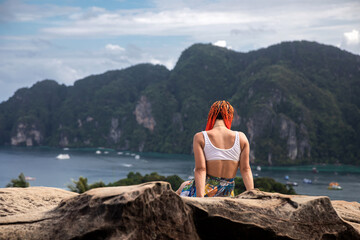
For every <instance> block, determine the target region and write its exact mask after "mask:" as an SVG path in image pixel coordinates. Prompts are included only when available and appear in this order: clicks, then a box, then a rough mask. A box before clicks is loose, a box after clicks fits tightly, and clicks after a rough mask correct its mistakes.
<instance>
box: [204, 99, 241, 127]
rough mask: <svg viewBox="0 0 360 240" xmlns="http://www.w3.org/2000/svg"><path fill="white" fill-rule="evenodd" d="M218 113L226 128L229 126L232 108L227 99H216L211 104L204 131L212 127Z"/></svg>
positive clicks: (232, 113) (232, 112) (231, 118)
mask: <svg viewBox="0 0 360 240" xmlns="http://www.w3.org/2000/svg"><path fill="white" fill-rule="evenodd" d="M219 114H221V116H222V118H223V120H224V122H225V126H226V127H227V128H228V129H230V128H231V122H232V120H233V117H234V108H233V107H232V106H231V105H230V103H229V102H228V101H225V100H223V101H216V102H214V103H213V105H212V106H211V108H210V111H209V115H208V120H207V124H206V129H205V131H208V130H211V129H212V128H213V127H214V124H215V120H216V118H217V116H218V115H219Z"/></svg>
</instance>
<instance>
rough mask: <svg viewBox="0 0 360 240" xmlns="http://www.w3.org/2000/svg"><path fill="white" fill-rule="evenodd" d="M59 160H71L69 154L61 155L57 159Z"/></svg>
mask: <svg viewBox="0 0 360 240" xmlns="http://www.w3.org/2000/svg"><path fill="white" fill-rule="evenodd" d="M56 158H57V159H70V156H69V154H59V155H57V157H56Z"/></svg>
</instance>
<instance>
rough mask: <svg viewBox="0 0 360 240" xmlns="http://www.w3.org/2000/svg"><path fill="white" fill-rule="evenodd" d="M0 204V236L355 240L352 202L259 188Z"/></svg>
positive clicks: (158, 185) (127, 191)
mask: <svg viewBox="0 0 360 240" xmlns="http://www.w3.org/2000/svg"><path fill="white" fill-rule="evenodd" d="M29 206H30V207H29ZM0 207H1V208H0V213H1V218H0V239H239V238H241V239H360V231H359V229H358V228H357V224H358V223H359V222H360V211H359V209H360V204H359V203H355V202H353V203H348V202H344V201H335V202H333V203H332V202H331V201H330V200H329V198H328V197H311V196H298V195H294V196H291V195H282V194H277V193H265V192H261V191H259V190H253V191H248V192H245V193H243V194H241V195H238V196H237V197H235V198H203V199H200V198H181V197H179V196H178V195H177V194H175V193H174V192H173V191H172V190H171V188H170V185H169V184H168V183H165V182H151V183H144V184H141V185H135V186H127V187H111V188H98V189H93V190H90V191H87V192H85V193H83V194H76V193H71V192H67V191H64V190H59V189H53V188H42V187H31V188H27V189H17V188H8V189H1V190H0ZM354 210H355V211H354Z"/></svg>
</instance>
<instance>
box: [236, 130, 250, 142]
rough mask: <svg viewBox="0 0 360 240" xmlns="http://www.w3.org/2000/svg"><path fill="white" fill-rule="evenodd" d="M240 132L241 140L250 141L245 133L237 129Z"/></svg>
mask: <svg viewBox="0 0 360 240" xmlns="http://www.w3.org/2000/svg"><path fill="white" fill-rule="evenodd" d="M237 132H238V133H239V138H240V142H249V140H248V139H247V137H246V135H245V133H243V132H240V131H237Z"/></svg>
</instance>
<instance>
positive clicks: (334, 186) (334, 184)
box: [328, 182, 342, 190]
mask: <svg viewBox="0 0 360 240" xmlns="http://www.w3.org/2000/svg"><path fill="white" fill-rule="evenodd" d="M328 189H329V190H342V187H341V186H340V185H339V183H337V182H331V183H329V186H328Z"/></svg>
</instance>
